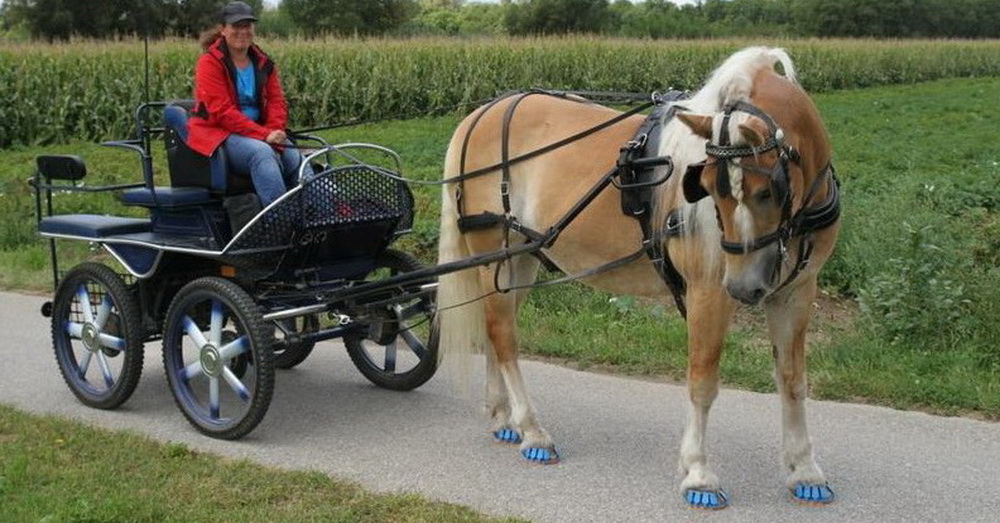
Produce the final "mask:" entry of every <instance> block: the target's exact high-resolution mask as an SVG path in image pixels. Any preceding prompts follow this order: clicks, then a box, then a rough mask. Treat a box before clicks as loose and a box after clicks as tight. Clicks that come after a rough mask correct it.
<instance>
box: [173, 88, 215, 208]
mask: <svg viewBox="0 0 1000 523" xmlns="http://www.w3.org/2000/svg"><path fill="white" fill-rule="evenodd" d="M193 107H194V100H178V101H175V102H173V103H171V104H169V105H167V106H166V107H165V108H164V109H163V125H164V128H165V132H164V134H163V136H164V141H165V142H166V147H167V165H168V167H169V169H170V184H171V185H172V186H174V187H205V188H207V189H209V190H210V191H212V192H214V193H219V194H226V193H228V192H230V189H231V188H230V187H228V174H229V173H228V166H227V161H226V154H225V150H224V149H223V148H222V147H219V148H218V149H217V150H216V152H215V154H213V155H212V157H211V158H206V157H204V156H202V155H201V154H198V153H196V152H195V151H194V150H192V149H191V148H190V147H188V145H187V137H188V126H187V121H188V116H189V114H190V111H191V110H192V109H193Z"/></svg>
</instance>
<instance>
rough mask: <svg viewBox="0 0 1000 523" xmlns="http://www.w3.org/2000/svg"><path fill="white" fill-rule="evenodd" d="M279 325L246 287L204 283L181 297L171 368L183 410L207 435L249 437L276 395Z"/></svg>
mask: <svg viewBox="0 0 1000 523" xmlns="http://www.w3.org/2000/svg"><path fill="white" fill-rule="evenodd" d="M271 326H272V324H269V323H265V322H264V320H263V318H262V317H261V312H260V308H259V307H258V306H257V304H256V303H255V302H254V301H253V298H251V297H250V295H249V294H247V293H246V291H244V290H243V289H242V288H240V286H239V285H236V284H235V283H233V282H231V281H229V280H226V279H223V278H218V277H214V276H211V277H206V278H200V279H197V280H195V281H193V282H191V283H189V284H187V285H185V286H184V288H182V289H181V290H180V291H179V292H178V293H177V296H175V297H174V300H173V302H171V304H170V310H169V311H168V312H167V320H166V324H165V325H164V327H163V366H164V368H165V369H166V371H167V381H168V382H169V383H170V389H171V391H172V392H173V394H174V400H175V401H176V402H177V406H178V407H179V408H180V409H181V412H183V413H184V416H185V417H186V418H187V419H188V421H190V422H191V424H192V425H194V426H195V427H196V428H197V429H198V430H200V431H201V432H203V433H205V434H207V435H209V436H212V437H213V438H220V439H237V438H240V437H243V436H245V435H246V434H248V433H249V432H250V431H251V430H253V429H254V427H256V426H257V424H258V423H260V421H261V420H262V419H264V414H266V413H267V409H268V407H269V406H270V404H271V395H272V393H273V391H274V362H273V358H274V355H273V354H272V352H271V350H272V349H271V345H272V343H273V333H272V330H271V328H270V327H271Z"/></svg>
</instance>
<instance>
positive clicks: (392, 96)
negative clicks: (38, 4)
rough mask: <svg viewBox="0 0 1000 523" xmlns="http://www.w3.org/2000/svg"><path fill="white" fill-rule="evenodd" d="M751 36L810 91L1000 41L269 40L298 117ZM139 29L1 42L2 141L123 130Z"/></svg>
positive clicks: (619, 84)
mask: <svg viewBox="0 0 1000 523" xmlns="http://www.w3.org/2000/svg"><path fill="white" fill-rule="evenodd" d="M749 45H774V46H780V47H785V48H787V49H788V50H789V52H791V54H792V56H793V58H794V59H795V61H796V64H797V68H798V69H799V72H800V77H801V81H802V83H803V85H804V86H805V87H806V88H807V89H808V90H809V91H811V92H822V91H830V90H837V89H852V88H860V87H871V86H877V85H888V84H902V83H913V82H922V81H928V80H935V79H941V78H962V77H996V76H1000V41H997V40H979V41H967V40H901V41H878V40H816V39H801V40H772V41H762V40H733V39H730V40H708V41H705V40H627V39H607V38H590V37H562V38H544V39H533V38H520V39H461V40H454V39H414V40H379V39H364V40H357V39H354V40H351V39H348V40H341V39H336V40H333V39H331V40H316V41H294V40H293V41H274V42H268V41H264V42H263V46H264V47H265V49H266V50H267V51H268V52H269V53H271V54H272V55H273V56H274V57H275V59H276V61H277V64H278V66H279V68H280V71H281V75H282V78H283V83H284V85H285V89H286V91H287V94H288V97H289V99H290V100H291V102H292V103H291V106H292V114H291V116H292V121H293V122H296V123H297V124H298V125H300V126H308V125H313V124H315V123H329V122H335V121H343V120H348V119H352V118H362V119H365V118H372V117H377V116H383V115H396V114H400V113H411V112H414V113H426V112H427V111H428V110H430V109H432V108H435V107H441V106H450V105H453V104H458V103H467V102H470V101H475V100H482V99H485V98H491V97H493V96H496V95H497V93H500V92H503V91H507V90H510V89H526V88H531V87H548V88H552V89H580V90H595V91H601V90H604V91H631V92H651V91H653V90H663V89H667V88H674V89H694V88H697V87H698V86H699V85H700V84H701V82H702V81H703V80H704V78H705V76H706V75H707V74H708V73H709V71H711V70H712V68H714V67H715V66H716V65H717V64H718V63H719V62H720V61H721V60H722V59H723V58H724V57H726V56H728V55H729V54H730V53H732V52H733V51H735V50H737V49H740V48H743V47H746V46H749ZM199 52H200V50H199V48H198V46H197V44H196V43H195V42H194V41H189V40H188V41H182V40H173V41H158V42H153V43H152V45H151V46H150V63H151V75H150V80H151V81H150V96H151V97H152V98H153V99H170V98H190V96H191V90H192V87H191V86H192V76H193V72H192V71H193V66H194V62H195V60H196V59H197V56H198V53H199ZM142 79H143V47H142V45H141V44H139V43H137V42H129V41H126V42H114V43H107V42H75V43H73V44H70V45H56V46H51V45H38V44H24V45H22V44H7V45H4V44H0V85H2V86H4V96H3V97H0V121H2V122H4V125H3V126H0V147H6V146H8V145H10V144H12V143H13V144H39V143H50V142H53V141H63V140H68V139H82V140H99V139H109V138H112V137H120V136H122V135H124V134H125V133H126V132H127V131H128V129H130V126H131V125H132V120H131V118H132V115H131V113H130V111H131V108H133V107H135V106H136V105H137V104H138V102H139V101H140V100H142V96H143V89H141V88H140V87H141V85H142Z"/></svg>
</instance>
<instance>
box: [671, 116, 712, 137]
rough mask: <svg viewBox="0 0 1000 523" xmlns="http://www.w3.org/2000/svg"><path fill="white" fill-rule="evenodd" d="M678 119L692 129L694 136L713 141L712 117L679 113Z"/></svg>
mask: <svg viewBox="0 0 1000 523" xmlns="http://www.w3.org/2000/svg"><path fill="white" fill-rule="evenodd" d="M677 119H678V120H680V121H682V122H684V125H686V126H688V127H690V128H691V130H692V131H694V134H697V135H698V136H701V137H702V138H704V139H706V140H711V139H712V117H711V116H704V115H700V114H694V113H677Z"/></svg>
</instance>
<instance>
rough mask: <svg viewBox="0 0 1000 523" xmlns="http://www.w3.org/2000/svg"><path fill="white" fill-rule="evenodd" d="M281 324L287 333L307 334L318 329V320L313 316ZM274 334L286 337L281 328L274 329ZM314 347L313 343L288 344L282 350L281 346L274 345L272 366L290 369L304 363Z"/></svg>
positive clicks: (283, 321) (293, 319) (288, 320)
mask: <svg viewBox="0 0 1000 523" xmlns="http://www.w3.org/2000/svg"><path fill="white" fill-rule="evenodd" d="M282 324H283V328H284V329H286V330H287V332H288V333H296V332H308V331H314V330H316V329H318V328H319V318H318V317H316V316H315V315H309V316H302V317H301V318H292V319H287V320H282ZM275 334H277V335H280V336H285V335H286V334H285V331H284V330H283V329H282V328H277V329H275ZM315 346H316V342H315V341H299V342H294V343H288V344H286V345H285V346H284V348H281V345H275V346H274V366H275V367H277V368H279V369H291V368H293V367H295V366H296V365H298V364H300V363H302V362H303V361H306V358H308V357H309V354H311V353H312V350H313V347H315Z"/></svg>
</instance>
